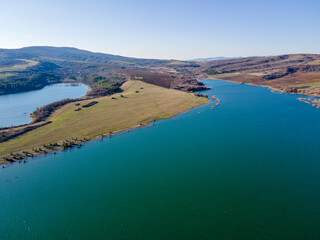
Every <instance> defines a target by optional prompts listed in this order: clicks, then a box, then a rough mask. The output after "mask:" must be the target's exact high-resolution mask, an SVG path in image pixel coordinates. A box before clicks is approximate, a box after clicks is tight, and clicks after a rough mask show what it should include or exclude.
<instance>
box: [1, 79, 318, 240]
mask: <svg viewBox="0 0 320 240" xmlns="http://www.w3.org/2000/svg"><path fill="white" fill-rule="evenodd" d="M205 83H206V84H207V85H209V86H211V87H213V90H209V91H206V92H205V93H206V94H209V95H210V97H211V95H212V94H214V95H215V96H217V97H218V98H220V100H221V101H222V103H221V105H219V106H218V107H216V108H215V109H214V110H211V105H212V104H209V105H206V106H202V107H199V108H196V109H194V110H191V111H189V112H187V113H184V114H181V115H179V116H176V117H174V118H173V119H170V120H163V121H159V122H157V123H156V125H155V126H150V127H146V128H141V129H136V130H133V131H130V132H129V133H122V134H118V135H116V136H113V137H112V138H111V139H109V138H106V139H104V140H102V141H100V140H98V141H94V142H90V143H88V144H85V146H84V147H83V148H81V149H72V150H68V151H65V152H62V151H60V152H58V153H57V154H56V155H53V154H50V155H47V156H42V157H37V158H34V159H33V160H30V161H28V163H26V164H22V163H21V164H14V165H12V166H9V167H7V168H5V169H0V206H1V211H0V223H1V224H0V239H175V240H176V239H237V240H238V239H240V240H241V239H243V240H248V239H255V240H256V239H290V240H292V239H299V240H301V239H319V238H320V204H319V203H320V178H319V176H320V149H319V142H320V125H319V122H320V111H319V110H318V109H316V108H313V107H311V106H310V105H308V104H305V103H303V102H299V101H297V100H296V98H297V97H298V96H296V95H286V94H273V93H271V92H270V91H269V90H268V89H267V88H262V87H256V86H248V85H239V84H236V83H229V82H224V81H216V80H209V81H206V82H205ZM210 99H211V98H210ZM199 112H200V113H199Z"/></svg>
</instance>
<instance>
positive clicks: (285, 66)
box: [195, 54, 320, 96]
mask: <svg viewBox="0 0 320 240" xmlns="http://www.w3.org/2000/svg"><path fill="white" fill-rule="evenodd" d="M195 74H198V75H200V77H206V78H215V79H224V80H230V81H235V82H242V83H250V84H255V85H263V86H270V87H273V88H276V89H279V90H281V91H285V92H291V93H302V94H307V95H314V96H320V88H319V83H320V54H290V55H280V56H271V57H250V58H241V59H227V60H217V61H209V62H202V63H201V67H199V68H198V69H197V70H196V71H195Z"/></svg>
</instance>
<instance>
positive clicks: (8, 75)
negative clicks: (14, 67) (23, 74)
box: [0, 73, 14, 79]
mask: <svg viewBox="0 0 320 240" xmlns="http://www.w3.org/2000/svg"><path fill="white" fill-rule="evenodd" d="M13 75H14V74H13V73H0V79H1V78H6V77H11V76H13Z"/></svg>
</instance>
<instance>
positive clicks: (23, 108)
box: [0, 83, 89, 128]
mask: <svg viewBox="0 0 320 240" xmlns="http://www.w3.org/2000/svg"><path fill="white" fill-rule="evenodd" d="M88 91H89V89H88V88H87V86H86V85H83V84H77V85H71V84H66V83H61V84H54V85H49V86H46V87H44V88H43V89H40V90H34V91H29V92H23V93H15V94H7V95H0V128H2V127H10V126H17V125H22V124H26V123H29V122H30V121H31V117H30V113H32V112H34V111H35V110H36V109H37V108H39V107H42V106H44V105H47V104H49V103H52V102H55V101H58V100H62V99H65V98H79V97H82V96H83V95H85V94H86V93H87V92H88Z"/></svg>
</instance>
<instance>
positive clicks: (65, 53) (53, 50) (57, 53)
mask: <svg viewBox="0 0 320 240" xmlns="http://www.w3.org/2000/svg"><path fill="white" fill-rule="evenodd" d="M0 58H2V59H30V60H39V59H44V58H51V59H63V60H69V61H85V62H95V63H106V62H109V61H125V62H132V63H141V64H143V63H146V62H159V61H161V62H162V61H164V60H156V59H142V58H131V57H123V56H119V55H112V54H106V53H96V52H90V51H87V50H81V49H78V48H73V47H51V46H32V47H24V48H20V49H0Z"/></svg>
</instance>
